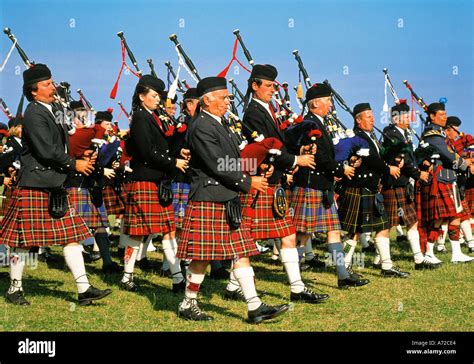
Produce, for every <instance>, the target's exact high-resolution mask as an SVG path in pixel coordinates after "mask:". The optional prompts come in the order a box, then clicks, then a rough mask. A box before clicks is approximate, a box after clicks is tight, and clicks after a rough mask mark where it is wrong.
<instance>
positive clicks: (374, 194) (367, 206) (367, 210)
mask: <svg viewBox="0 0 474 364" xmlns="http://www.w3.org/2000/svg"><path fill="white" fill-rule="evenodd" d="M353 115H354V120H355V124H354V133H355V135H356V136H357V137H360V138H362V139H364V140H365V141H366V142H367V143H368V145H369V155H368V156H363V157H362V164H361V165H360V166H359V167H358V168H357V172H356V173H355V175H354V177H353V178H352V179H348V178H344V179H343V185H344V186H345V190H344V193H343V194H342V195H341V196H340V197H339V199H338V204H339V218H340V221H341V225H342V230H344V231H347V233H348V234H349V235H352V236H353V237H354V238H353V239H354V240H355V239H356V235H357V234H361V233H366V232H370V231H375V232H376V236H375V246H376V249H377V252H378V254H379V255H380V257H381V261H382V266H381V268H382V270H381V273H382V277H400V278H405V277H408V276H409V273H407V272H403V271H401V270H400V269H398V268H396V267H395V266H394V265H393V263H392V260H391V257H390V238H389V231H388V227H389V224H388V220H387V215H386V212H385V210H384V207H383V201H382V199H383V197H382V195H381V194H380V193H379V190H380V180H381V177H382V176H389V175H390V176H392V177H394V178H399V177H400V168H399V167H398V166H389V165H388V164H387V163H385V162H384V160H383V159H382V158H381V156H380V151H381V145H380V144H379V142H378V140H377V138H376V137H375V134H374V131H373V128H374V115H373V113H372V109H371V107H370V104H368V103H361V104H357V105H356V106H355V107H354V110H353Z"/></svg>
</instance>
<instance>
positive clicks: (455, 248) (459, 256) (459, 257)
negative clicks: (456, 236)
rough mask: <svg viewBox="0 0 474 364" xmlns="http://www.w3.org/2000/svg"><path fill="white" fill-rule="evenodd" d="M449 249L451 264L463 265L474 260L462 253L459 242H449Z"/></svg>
mask: <svg viewBox="0 0 474 364" xmlns="http://www.w3.org/2000/svg"><path fill="white" fill-rule="evenodd" d="M451 249H452V255H451V262H453V263H458V262H459V263H464V262H470V261H472V260H474V257H470V256H469V255H466V254H464V253H463V252H462V250H461V243H460V242H459V241H456V240H451Z"/></svg>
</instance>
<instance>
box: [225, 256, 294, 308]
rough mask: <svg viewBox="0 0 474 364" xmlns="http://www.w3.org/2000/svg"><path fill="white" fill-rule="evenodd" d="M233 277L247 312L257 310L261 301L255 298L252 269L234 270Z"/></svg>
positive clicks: (255, 291)
mask: <svg viewBox="0 0 474 364" xmlns="http://www.w3.org/2000/svg"><path fill="white" fill-rule="evenodd" d="M295 253H296V249H295ZM296 254H297V253H296ZM234 275H235V278H236V279H237V280H238V282H239V285H240V287H241V288H242V293H243V294H244V296H245V299H246V300H247V307H248V310H249V311H253V310H256V309H257V308H259V307H260V305H261V304H262V301H261V300H260V298H259V297H258V296H257V290H256V288H255V279H254V277H255V275H254V273H253V268H252V267H245V268H237V269H234Z"/></svg>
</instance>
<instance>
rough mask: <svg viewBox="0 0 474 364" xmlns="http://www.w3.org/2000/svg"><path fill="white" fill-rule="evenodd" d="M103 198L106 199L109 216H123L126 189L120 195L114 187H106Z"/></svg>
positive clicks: (105, 204) (105, 203)
mask: <svg viewBox="0 0 474 364" xmlns="http://www.w3.org/2000/svg"><path fill="white" fill-rule="evenodd" d="M102 197H103V198H104V206H105V210H106V211H107V215H115V216H119V215H123V214H124V213H125V204H124V201H125V198H126V194H125V191H124V189H123V188H122V191H121V193H120V195H119V194H117V193H116V192H115V190H114V188H113V186H105V188H104V189H103V190H102Z"/></svg>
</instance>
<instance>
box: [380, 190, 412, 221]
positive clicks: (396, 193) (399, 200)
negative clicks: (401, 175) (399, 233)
mask: <svg viewBox="0 0 474 364" xmlns="http://www.w3.org/2000/svg"><path fill="white" fill-rule="evenodd" d="M382 194H383V198H384V201H383V203H384V206H385V211H386V212H387V218H388V224H389V226H390V227H393V226H397V225H398V224H399V223H400V219H401V220H402V221H403V223H404V224H405V226H406V227H407V228H410V227H411V226H413V225H414V224H416V222H417V221H418V219H417V216H416V206H415V201H412V202H408V199H407V197H406V188H405V187H396V188H391V189H389V190H385V191H382Z"/></svg>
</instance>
